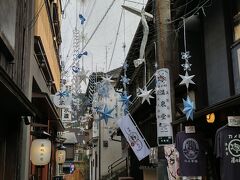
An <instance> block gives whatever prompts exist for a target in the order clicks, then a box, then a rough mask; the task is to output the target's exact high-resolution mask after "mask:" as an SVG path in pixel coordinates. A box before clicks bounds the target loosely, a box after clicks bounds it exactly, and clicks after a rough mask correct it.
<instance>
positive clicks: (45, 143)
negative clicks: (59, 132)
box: [30, 139, 51, 166]
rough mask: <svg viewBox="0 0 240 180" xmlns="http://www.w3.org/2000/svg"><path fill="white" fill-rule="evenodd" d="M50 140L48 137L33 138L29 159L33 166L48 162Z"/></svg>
mask: <svg viewBox="0 0 240 180" xmlns="http://www.w3.org/2000/svg"><path fill="white" fill-rule="evenodd" d="M50 158H51V141H50V140H48V139H35V140H33V141H32V145H31V150H30V160H31V161H32V163H33V164H34V165H35V166H44V165H46V164H48V163H49V162H50Z"/></svg>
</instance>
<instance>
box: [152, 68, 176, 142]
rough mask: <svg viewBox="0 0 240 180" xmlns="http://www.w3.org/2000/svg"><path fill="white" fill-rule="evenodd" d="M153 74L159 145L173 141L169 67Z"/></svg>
mask: <svg viewBox="0 0 240 180" xmlns="http://www.w3.org/2000/svg"><path fill="white" fill-rule="evenodd" d="M155 76H156V119H157V143H158V146H161V145H166V144H172V143H173V132H172V125H171V123H172V108H171V94H170V76H169V69H167V68H162V69H159V70H157V71H156V74H155Z"/></svg>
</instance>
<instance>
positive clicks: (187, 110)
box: [183, 96, 195, 120]
mask: <svg viewBox="0 0 240 180" xmlns="http://www.w3.org/2000/svg"><path fill="white" fill-rule="evenodd" d="M183 106H184V109H183V113H184V114H185V115H186V117H187V120H188V119H189V118H191V119H192V120H193V112H194V110H195V106H194V102H193V101H191V99H190V98H189V96H188V97H187V100H184V99H183Z"/></svg>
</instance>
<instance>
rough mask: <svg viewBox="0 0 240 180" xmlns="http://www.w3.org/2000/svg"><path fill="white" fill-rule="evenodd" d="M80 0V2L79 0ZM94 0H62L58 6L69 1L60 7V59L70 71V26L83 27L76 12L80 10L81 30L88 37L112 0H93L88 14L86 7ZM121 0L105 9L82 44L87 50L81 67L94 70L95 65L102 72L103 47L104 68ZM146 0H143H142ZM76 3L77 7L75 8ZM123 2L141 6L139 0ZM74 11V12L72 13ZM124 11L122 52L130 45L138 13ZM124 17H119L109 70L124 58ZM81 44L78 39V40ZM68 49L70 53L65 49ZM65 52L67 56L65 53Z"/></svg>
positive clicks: (120, 9) (109, 57)
mask: <svg viewBox="0 0 240 180" xmlns="http://www.w3.org/2000/svg"><path fill="white" fill-rule="evenodd" d="M83 1H84V2H83ZM94 1H95V0H62V6H63V8H64V6H65V4H66V3H67V2H69V3H68V4H67V6H66V9H65V11H64V16H63V19H62V29H61V33H62V49H61V54H62V60H63V61H65V63H66V69H68V71H69V72H71V71H72V69H71V68H69V67H70V65H71V64H72V63H73V58H72V57H73V55H72V52H73V44H72V39H73V29H74V28H75V27H76V22H77V28H78V29H79V30H80V32H81V31H82V30H83V25H81V24H80V20H79V18H78V15H79V14H82V15H83V16H84V17H85V18H86V21H85V23H84V32H85V33H84V34H85V35H86V38H87V39H89V38H90V36H91V35H92V33H93V31H94V29H95V28H96V26H97V25H98V23H99V22H100V20H101V19H102V17H103V16H104V14H105V13H106V11H107V9H108V7H109V6H110V4H111V3H112V0H96V4H95V6H94V8H93V11H92V14H91V15H90V11H91V9H92V7H93V4H94ZM132 1H135V2H139V3H143V2H144V0H132ZM123 2H124V0H115V2H114V5H113V6H112V8H111V9H110V11H109V12H108V14H107V16H106V17H105V18H104V20H103V22H102V23H101V25H100V26H99V28H98V29H97V31H96V33H95V34H94V36H93V37H92V39H91V40H90V41H89V44H88V45H87V47H86V48H85V50H86V51H87V52H88V55H87V56H84V61H83V64H84V69H85V70H89V72H92V70H93V71H94V72H95V71H96V69H97V70H98V71H103V72H106V47H107V69H108V67H109V61H110V59H111V56H112V52H113V46H114V42H115V37H116V33H117V28H118V24H119V21H120V15H121V11H122V7H121V5H122V4H123ZM145 2H146V0H145ZM76 3H77V8H76ZM125 5H128V6H131V7H136V8H138V9H141V8H142V7H143V5H142V4H137V3H132V2H129V1H125ZM76 12H77V13H76ZM124 12H125V39H126V42H125V43H126V54H127V51H128V49H129V47H130V45H131V42H132V38H133V36H134V34H135V32H136V28H137V25H138V23H139V21H140V17H138V16H137V15H134V14H132V13H130V12H128V11H124ZM123 22H124V20H123V18H122V21H121V26H120V31H119V35H118V39H117V45H116V48H115V52H114V56H113V59H112V63H111V67H110V69H109V70H112V69H115V68H117V67H120V66H122V64H123V62H124V59H125V58H124V51H123V48H122V46H123V43H124V25H123V24H124V23H123ZM80 44H81V43H80ZM81 49H82V46H80V47H79V50H81ZM68 52H70V53H68ZM67 55H68V56H67ZM79 61H80V64H82V58H81V59H80V60H79Z"/></svg>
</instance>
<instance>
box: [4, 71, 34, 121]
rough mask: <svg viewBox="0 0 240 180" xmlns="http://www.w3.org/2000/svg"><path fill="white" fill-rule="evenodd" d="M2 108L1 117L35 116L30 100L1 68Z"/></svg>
mask: <svg viewBox="0 0 240 180" xmlns="http://www.w3.org/2000/svg"><path fill="white" fill-rule="evenodd" d="M0 99H1V103H0V108H1V110H0V111H1V116H6V117H11V116H35V115H36V112H35V110H34V108H33V105H32V103H31V102H30V100H29V99H28V98H27V97H26V96H25V94H24V93H23V92H22V91H21V90H20V88H19V87H18V86H17V85H16V84H15V83H14V82H13V80H12V79H11V78H10V77H9V76H8V74H7V73H6V72H5V70H4V69H3V68H2V67H0Z"/></svg>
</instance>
